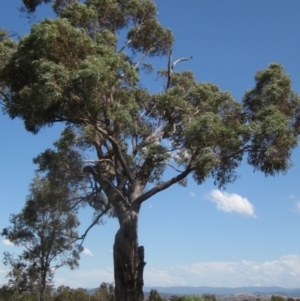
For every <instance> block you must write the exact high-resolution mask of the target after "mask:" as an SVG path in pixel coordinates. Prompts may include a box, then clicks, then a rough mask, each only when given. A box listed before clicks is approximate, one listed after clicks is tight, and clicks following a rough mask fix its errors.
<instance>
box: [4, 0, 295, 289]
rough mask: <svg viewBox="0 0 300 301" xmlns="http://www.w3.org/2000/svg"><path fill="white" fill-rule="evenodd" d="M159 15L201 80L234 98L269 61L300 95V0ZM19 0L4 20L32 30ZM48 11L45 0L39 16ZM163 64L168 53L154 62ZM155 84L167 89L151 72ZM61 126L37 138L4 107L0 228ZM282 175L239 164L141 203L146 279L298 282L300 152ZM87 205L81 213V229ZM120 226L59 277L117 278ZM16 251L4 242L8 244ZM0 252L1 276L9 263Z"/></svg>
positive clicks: (112, 223)
mask: <svg viewBox="0 0 300 301" xmlns="http://www.w3.org/2000/svg"><path fill="white" fill-rule="evenodd" d="M155 2H156V4H157V6H158V9H159V19H160V21H161V23H162V24H163V25H165V26H167V27H169V28H171V29H172V30H173V33H174V36H175V49H174V54H173V57H174V59H176V58H179V57H184V56H190V55H193V56H194V58H193V59H192V60H190V61H188V62H185V63H182V64H180V65H178V70H183V69H189V70H193V71H194V73H195V75H196V78H197V80H199V81H203V82H214V83H215V84H217V85H219V86H220V88H221V89H222V90H228V91H230V92H231V93H232V94H233V96H234V97H235V98H236V99H237V100H241V99H242V97H243V94H244V92H245V91H246V90H247V89H250V88H251V87H253V85H254V80H253V78H254V75H255V72H256V71H257V70H258V69H264V68H266V67H267V66H268V65H269V64H270V63H272V62H278V63H281V64H283V65H284V66H285V69H286V71H287V73H289V74H290V75H291V77H292V80H293V88H294V90H295V91H296V92H298V93H300V76H299V74H300V55H299V53H300V38H299V31H300V18H299V11H300V1H298V0H289V1H285V0H277V1H274V0H264V1H261V0H252V1H241V0H227V1H217V0H185V1H180V0H173V1H171V0H157V1H155ZM19 5H20V0H6V1H1V2H0V27H4V28H7V29H9V30H11V31H14V32H18V33H19V34H20V35H22V34H24V33H27V32H28V31H29V25H30V24H28V20H26V19H25V18H24V17H21V16H20V14H19V12H18V11H17V9H16V7H18V6H19ZM49 15H51V11H50V9H49V7H46V6H45V7H42V9H40V10H39V11H38V14H37V19H39V18H43V17H44V16H49ZM156 63H157V65H158V66H161V67H165V64H166V60H159V61H157V62H156ZM144 84H145V85H146V86H148V87H150V88H151V89H152V90H153V91H154V92H158V91H159V90H161V88H162V87H160V86H159V83H157V82H155V81H151V80H149V79H147V82H145V83H144ZM60 129H61V128H60V127H59V126H55V127H53V128H51V129H43V130H42V131H41V133H39V134H38V135H37V136H34V135H32V134H30V133H27V132H26V131H25V130H24V128H23V124H22V122H21V121H20V120H13V121H11V120H9V118H8V117H7V116H3V115H0V141H1V146H0V158H1V159H0V187H1V194H0V204H1V218H0V229H2V228H3V227H5V226H8V224H9V221H8V219H9V215H10V214H11V213H18V212H19V211H20V210H21V208H22V206H23V204H24V201H25V197H26V195H27V193H28V185H29V183H30V181H31V179H32V177H33V174H34V169H35V166H34V165H33V163H32V158H33V157H35V156H36V155H37V154H39V153H40V152H41V151H43V150H44V149H45V148H47V147H51V145H52V143H53V141H54V140H55V139H57V138H58V137H59V132H60ZM292 159H293V162H294V166H293V167H292V168H291V169H290V170H289V172H288V173H287V174H286V175H278V176H276V177H269V178H265V177H264V176H263V175H262V174H261V173H259V172H255V173H254V172H253V169H252V168H250V167H249V166H247V165H246V164H242V166H241V167H240V168H239V169H238V173H239V175H240V178H238V179H237V181H236V182H235V183H233V184H230V185H228V186H227V189H226V191H218V190H217V188H216V187H215V186H214V185H213V181H212V180H208V181H207V182H206V183H205V184H204V185H201V186H197V185H196V184H195V183H194V182H193V180H192V179H191V178H189V179H188V186H187V187H186V188H183V187H180V186H174V187H171V188H170V189H169V190H167V191H164V192H162V193H160V194H158V195H156V196H154V197H153V198H152V199H150V200H148V201H147V202H146V203H144V205H143V208H142V211H141V214H140V224H139V235H140V236H139V240H140V244H142V245H144V246H145V256H146V258H145V260H146V262H147V265H146V267H145V285H146V286H157V285H160V286H173V285H190V286H225V287H239V286H252V285H257V286H273V285H279V286H283V287H299V286H300V285H299V283H300V230H299V229H300V185H299V179H300V153H299V148H297V149H295V150H294V152H293V156H292ZM90 218H91V212H89V210H85V211H84V212H82V213H81V220H82V225H81V231H83V230H84V228H85V226H87V225H88V223H89V220H90ZM117 228H118V224H117V221H116V220H107V222H106V224H105V225H103V226H99V227H97V228H94V229H93V230H92V231H91V232H90V235H89V236H88V238H87V239H86V241H85V244H84V247H85V248H86V250H85V252H84V254H82V258H81V261H80V269H78V270H76V271H72V272H71V271H68V270H67V269H61V270H59V271H57V274H56V277H55V284H56V285H60V284H65V285H70V286H72V287H77V286H81V287H97V286H98V285H99V284H100V283H101V282H103V281H109V282H111V281H113V262H112V245H113V240H114V235H115V232H116V231H117ZM5 250H6V251H10V252H16V253H17V252H19V250H18V249H17V248H15V247H13V246H10V245H8V243H7V242H6V241H3V239H1V241H0V254H2V253H3V251H5ZM1 261H2V260H1V256H0V284H2V283H4V282H5V274H6V273H7V268H6V267H5V266H3V264H2V262H1Z"/></svg>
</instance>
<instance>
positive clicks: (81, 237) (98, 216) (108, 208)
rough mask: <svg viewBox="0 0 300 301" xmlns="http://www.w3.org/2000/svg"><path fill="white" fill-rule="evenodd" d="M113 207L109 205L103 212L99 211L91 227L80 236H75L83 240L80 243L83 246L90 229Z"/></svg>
mask: <svg viewBox="0 0 300 301" xmlns="http://www.w3.org/2000/svg"><path fill="white" fill-rule="evenodd" d="M110 209H111V208H110V207H109V206H107V207H106V208H105V210H104V211H102V212H101V213H99V214H98V215H97V217H96V218H95V219H94V221H93V222H92V223H91V224H90V225H89V227H88V228H87V229H86V230H85V232H84V233H83V234H82V235H81V236H80V237H77V238H75V240H82V241H81V243H80V245H81V246H82V244H83V242H84V240H85V238H86V236H87V234H88V233H89V231H90V230H91V229H92V228H93V227H94V226H95V225H97V224H98V222H99V221H100V219H101V218H102V217H103V216H104V215H105V214H106V213H107V212H108V211H109V210H110Z"/></svg>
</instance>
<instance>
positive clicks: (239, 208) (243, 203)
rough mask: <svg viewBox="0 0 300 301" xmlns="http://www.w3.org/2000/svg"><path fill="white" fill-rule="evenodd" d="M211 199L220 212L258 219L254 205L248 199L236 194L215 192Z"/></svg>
mask: <svg viewBox="0 0 300 301" xmlns="http://www.w3.org/2000/svg"><path fill="white" fill-rule="evenodd" d="M209 199H210V200H211V201H212V202H214V203H216V204H217V208H218V210H222V211H225V212H236V213H239V214H244V215H249V216H252V217H256V215H255V213H254V207H253V205H252V204H251V203H250V202H249V201H248V200H247V199H246V198H243V197H241V196H240V195H238V194H236V193H227V192H222V191H220V190H213V191H212V192H211V193H210V195H209Z"/></svg>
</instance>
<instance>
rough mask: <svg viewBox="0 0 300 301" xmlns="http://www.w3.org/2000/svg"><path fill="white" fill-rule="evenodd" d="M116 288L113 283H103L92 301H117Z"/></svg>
mask: <svg viewBox="0 0 300 301" xmlns="http://www.w3.org/2000/svg"><path fill="white" fill-rule="evenodd" d="M115 300H116V298H115V287H114V285H113V284H112V283H107V282H102V283H101V284H100V286H99V288H98V290H96V291H95V292H94V294H93V296H92V298H91V301H115Z"/></svg>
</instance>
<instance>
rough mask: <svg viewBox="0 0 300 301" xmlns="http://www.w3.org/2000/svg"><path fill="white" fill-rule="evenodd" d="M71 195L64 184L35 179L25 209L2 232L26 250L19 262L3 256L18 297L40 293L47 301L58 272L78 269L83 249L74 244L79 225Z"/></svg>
mask: <svg viewBox="0 0 300 301" xmlns="http://www.w3.org/2000/svg"><path fill="white" fill-rule="evenodd" d="M70 194H71V193H70V191H68V192H66V187H64V185H62V184H61V183H60V186H57V183H53V181H50V180H49V179H47V178H43V177H39V176H36V177H35V178H34V180H33V182H32V184H31V186H30V194H29V196H28V197H27V200H26V203H25V206H24V208H23V209H22V211H21V212H20V213H19V214H15V215H12V216H11V218H10V222H11V226H9V227H7V228H5V229H3V231H2V233H1V234H2V236H4V237H5V238H6V239H8V240H9V241H10V242H12V243H13V244H14V245H15V246H17V247H22V248H23V251H22V253H21V254H20V255H18V257H17V258H15V257H14V256H13V255H12V254H10V253H8V252H5V253H4V263H5V264H6V265H8V266H10V267H11V270H10V272H9V273H8V277H9V285H11V286H13V287H15V288H16V289H17V290H18V291H19V293H27V292H31V293H33V292H34V290H35V289H37V291H38V292H39V300H42V301H44V300H45V293H46V288H47V285H50V284H51V283H52V280H53V277H54V273H55V271H56V270H57V269H58V268H60V267H62V266H68V267H70V268H71V269H74V268H76V267H78V260H79V254H80V252H81V251H82V246H81V244H79V243H75V241H76V239H75V238H76V237H78V234H77V232H76V228H77V226H78V225H79V221H78V219H77V215H76V209H75V208H76V207H74V206H73V208H72V205H71V203H70V202H66V199H67V198H70V197H71V195H70Z"/></svg>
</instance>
